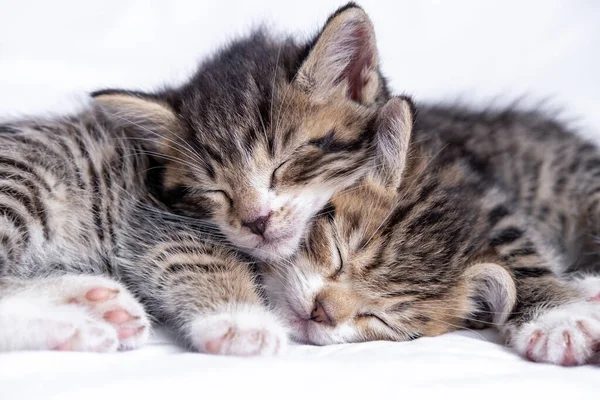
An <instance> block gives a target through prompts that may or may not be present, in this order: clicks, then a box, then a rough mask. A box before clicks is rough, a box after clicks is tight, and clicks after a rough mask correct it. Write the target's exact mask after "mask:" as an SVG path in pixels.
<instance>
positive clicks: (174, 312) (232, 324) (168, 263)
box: [126, 238, 287, 356]
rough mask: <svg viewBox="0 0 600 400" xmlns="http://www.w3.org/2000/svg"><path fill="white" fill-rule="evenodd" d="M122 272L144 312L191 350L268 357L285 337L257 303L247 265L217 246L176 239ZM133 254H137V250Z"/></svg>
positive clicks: (280, 347) (282, 344)
mask: <svg viewBox="0 0 600 400" xmlns="http://www.w3.org/2000/svg"><path fill="white" fill-rule="evenodd" d="M146 250H147V252H146V255H145V257H144V259H142V260H138V261H137V262H136V263H135V264H134V265H133V266H131V268H129V270H128V271H127V272H126V274H127V275H128V279H130V280H132V286H133V287H136V288H138V290H140V292H139V293H140V296H142V297H143V298H145V299H146V301H147V304H148V307H149V309H150V312H151V313H153V314H155V315H156V316H158V317H160V319H161V320H163V321H164V322H166V323H167V324H169V325H170V326H173V327H175V328H176V329H177V330H178V333H179V334H180V335H181V336H182V338H183V339H184V340H185V341H186V343H187V344H188V345H190V346H191V347H193V348H194V349H195V350H198V351H201V352H206V353H212V354H225V355H243V356H247V355H272V354H278V353H280V352H282V351H283V350H284V347H285V346H286V344H287V335H286V331H285V329H284V327H283V325H282V324H281V323H280V322H279V320H278V318H277V317H276V315H275V314H274V313H273V312H271V311H270V310H269V309H268V308H267V307H266V306H265V305H264V303H263V301H262V299H261V296H260V294H259V290H258V286H257V284H256V280H255V279H256V278H255V277H254V274H253V272H252V270H251V268H250V265H248V264H246V263H244V262H241V261H240V259H239V258H238V256H237V255H236V253H235V252H233V251H230V250H228V249H227V248H224V247H222V246H218V245H215V244H209V243H200V242H198V241H197V240H193V239H192V238H190V239H187V240H186V239H182V238H180V239H179V240H177V241H172V242H162V243H158V244H156V245H155V246H154V247H152V248H149V249H146ZM138 254H139V253H138Z"/></svg>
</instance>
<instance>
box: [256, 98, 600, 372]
mask: <svg viewBox="0 0 600 400" xmlns="http://www.w3.org/2000/svg"><path fill="white" fill-rule="evenodd" d="M413 115H414V114H413V112H412V110H411V108H410V106H409V103H407V102H406V101H405V100H402V99H392V100H390V101H389V103H388V104H387V105H386V106H385V107H384V108H383V110H382V112H381V116H380V120H379V123H378V130H379V131H378V134H377V137H378V146H379V158H380V166H379V168H378V169H377V170H375V171H374V172H373V173H370V174H369V175H368V176H366V177H365V178H364V179H363V180H361V181H360V182H359V183H358V184H357V185H356V186H353V187H351V188H349V189H347V190H342V191H340V192H339V193H338V194H336V195H334V197H333V198H332V204H333V208H331V209H330V210H329V212H328V213H323V214H321V215H319V216H317V217H316V219H315V221H314V226H313V228H312V230H311V231H310V233H309V234H308V235H307V236H306V238H305V242H304V245H303V246H302V247H301V250H300V251H299V253H298V255H297V256H296V257H295V258H294V259H292V261H291V265H283V266H280V268H273V269H272V270H270V271H267V273H266V276H267V278H266V287H267V288H268V289H267V291H268V292H269V294H270V297H271V300H272V303H273V304H274V305H275V306H276V307H277V309H278V311H279V313H280V314H281V315H282V316H283V317H284V319H285V320H286V321H287V322H288V324H289V325H290V326H291V328H292V335H293V336H294V338H295V339H297V340H299V341H302V342H307V343H314V344H320V345H323V344H329V343H340V342H354V341H365V340H382V339H383V340H411V339H415V338H418V337H420V336H434V335H439V334H442V333H445V332H448V331H452V330H455V329H459V328H468V327H484V326H496V327H498V328H499V329H500V331H501V333H502V334H503V336H504V337H505V338H506V340H507V342H508V343H509V344H510V345H511V346H512V347H513V348H514V349H515V350H516V351H517V352H518V353H519V354H521V355H523V356H525V357H527V358H529V359H531V360H534V361H540V362H549V363H556V364H562V365H574V364H583V363H586V362H590V361H591V360H592V359H593V357H594V356H595V355H596V352H597V351H598V347H597V345H598V343H600V295H599V293H600V279H599V278H591V277H590V278H587V279H573V278H569V275H568V274H567V273H568V272H570V271H576V270H579V271H581V270H583V269H584V267H585V268H589V269H590V270H591V269H593V268H594V267H596V268H597V264H596V263H595V262H596V260H595V259H594V257H592V256H591V255H590V254H591V253H590V252H592V253H593V255H594V256H597V255H598V254H600V252H599V249H598V242H597V239H596V238H597V235H598V227H599V226H600V221H599V218H600V209H599V205H600V201H599V199H600V198H599V197H598V194H599V193H600V179H599V177H600V152H599V151H598V149H597V147H596V146H594V145H592V144H590V143H588V142H586V141H584V140H582V139H580V138H578V137H576V136H575V135H574V134H573V133H572V132H569V131H568V130H566V129H565V128H564V127H563V126H561V125H559V124H557V123H556V122H554V121H552V120H550V119H548V118H546V117H544V116H542V115H539V114H536V113H520V112H514V111H504V112H498V113H494V112H482V113H474V112H470V111H467V110H462V109H457V108H444V107H421V108H420V109H419V110H418V112H417V113H416V121H415V126H414V132H413V133H412V136H411V131H412V125H413Z"/></svg>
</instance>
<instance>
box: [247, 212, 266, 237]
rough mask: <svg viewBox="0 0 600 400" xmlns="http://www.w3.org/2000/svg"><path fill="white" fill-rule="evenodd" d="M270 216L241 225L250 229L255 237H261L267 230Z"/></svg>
mask: <svg viewBox="0 0 600 400" xmlns="http://www.w3.org/2000/svg"><path fill="white" fill-rule="evenodd" d="M270 217H271V214H269V215H265V216H262V217H258V218H256V219H255V220H254V221H245V222H243V223H242V225H244V226H245V227H246V228H248V229H250V231H251V232H252V233H254V234H255V235H260V236H262V235H263V234H264V233H265V230H267V223H268V222H269V218H270Z"/></svg>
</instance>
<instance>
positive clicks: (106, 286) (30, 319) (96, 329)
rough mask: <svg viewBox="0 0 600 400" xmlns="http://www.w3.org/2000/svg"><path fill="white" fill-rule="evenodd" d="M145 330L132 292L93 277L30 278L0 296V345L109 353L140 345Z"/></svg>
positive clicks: (143, 316)
mask: <svg viewBox="0 0 600 400" xmlns="http://www.w3.org/2000/svg"><path fill="white" fill-rule="evenodd" d="M149 329H150V322H149V320H148V317H147V316H146V313H145V311H144V308H143V306H142V305H141V304H140V303H139V302H138V301H137V300H136V299H135V298H134V297H133V295H132V294H131V293H130V292H129V291H128V290H127V289H126V288H125V287H124V286H122V285H120V284H119V283H118V282H116V281H114V280H112V279H108V278H104V277H99V276H88V275H81V276H72V275H68V276H62V277H58V278H51V279H44V280H39V281H32V282H31V285H30V286H28V287H25V288H24V289H22V290H20V291H17V292H15V293H14V294H12V295H9V296H6V297H5V298H3V299H2V300H1V301H0V350H2V349H3V350H52V349H55V350H74V351H100V352H110V351H115V350H117V349H118V348H120V349H130V348H135V347H139V346H141V345H142V344H144V343H145V342H146V341H147V339H148V335H149Z"/></svg>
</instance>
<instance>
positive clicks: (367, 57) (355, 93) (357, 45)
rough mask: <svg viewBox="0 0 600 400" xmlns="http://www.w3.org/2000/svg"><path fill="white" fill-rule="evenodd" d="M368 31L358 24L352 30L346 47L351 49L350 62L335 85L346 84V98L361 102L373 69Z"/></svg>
mask: <svg viewBox="0 0 600 400" xmlns="http://www.w3.org/2000/svg"><path fill="white" fill-rule="evenodd" d="M370 39H371V36H370V31H369V29H368V28H367V27H365V26H364V25H362V24H359V25H357V26H356V27H355V29H353V31H352V36H351V37H350V38H349V40H348V42H349V43H348V45H349V47H351V48H352V49H353V54H352V60H351V61H350V63H348V66H347V67H346V69H344V71H343V72H342V74H341V76H340V77H339V78H338V80H337V82H336V83H340V82H342V81H343V80H346V81H347V82H348V97H349V98H350V99H352V100H354V101H356V102H361V100H362V93H363V89H364V88H365V86H366V85H367V83H368V82H369V74H368V71H369V70H371V69H373V67H374V66H373V58H374V57H373V49H372V48H371V45H370Z"/></svg>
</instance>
